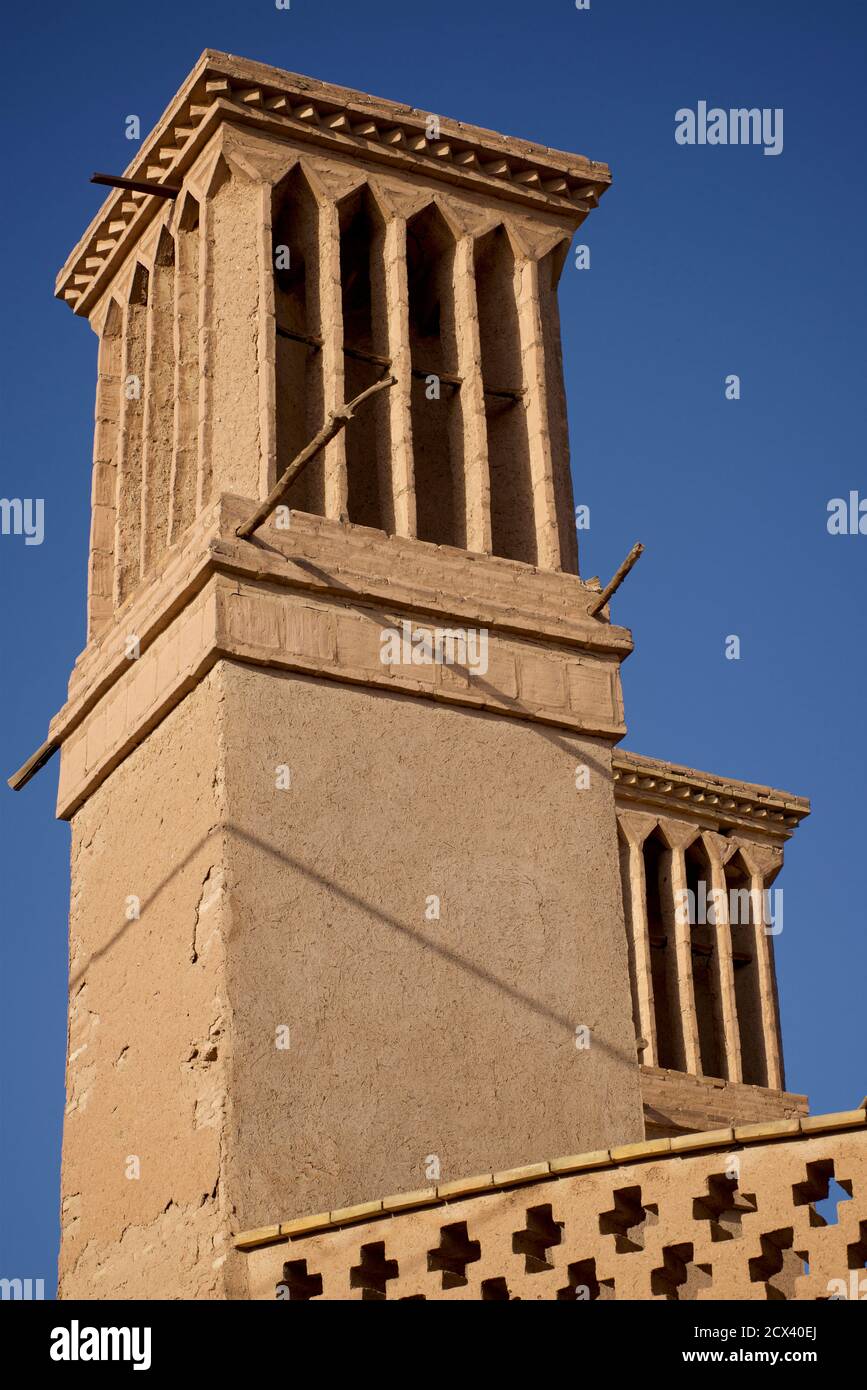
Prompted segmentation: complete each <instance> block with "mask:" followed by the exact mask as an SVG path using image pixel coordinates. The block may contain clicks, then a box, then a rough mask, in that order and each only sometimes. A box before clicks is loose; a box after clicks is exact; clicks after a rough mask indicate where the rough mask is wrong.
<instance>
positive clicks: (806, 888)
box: [0, 0, 867, 1288]
mask: <svg viewBox="0 0 867 1390" xmlns="http://www.w3.org/2000/svg"><path fill="white" fill-rule="evenodd" d="M4 39H5V45H6V54H5V62H4V80H3V93H2V102H3V106H4V107H5V110H4V112H3V129H4V134H5V141H4V151H3V154H4V158H3V178H4V185H5V190H6V193H7V200H6V212H5V216H4V218H3V222H2V227H0V235H2V241H3V262H4V264H5V265H6V280H5V283H4V296H3V313H4V315H5V320H6V321H5V325H4V332H3V334H2V337H0V348H2V355H3V363H2V372H0V384H2V390H3V426H4V428H3V439H2V459H3V472H2V484H0V492H2V494H3V495H4V496H9V497H43V498H45V503H46V536H45V541H44V544H43V545H41V546H32V547H25V546H24V544H23V541H22V539H21V538H20V537H18V538H16V537H11V536H4V537H0V567H2V581H3V587H2V592H3V594H4V596H5V603H4V604H3V612H2V623H3V649H4V650H5V652H6V656H7V660H6V663H5V667H6V669H5V673H4V680H3V683H2V692H0V746H2V758H0V765H2V767H3V770H4V777H5V776H6V775H8V773H9V772H11V771H12V770H13V769H14V768H16V767H17V766H18V765H19V764H20V763H21V762H23V760H24V758H25V757H26V756H27V755H28V754H29V753H30V752H31V751H32V750H33V748H35V747H36V745H37V744H38V743H39V742H40V741H41V740H42V738H43V737H44V736H45V731H46V726H47V722H48V719H49V717H50V716H51V715H52V714H53V713H54V712H55V711H56V710H57V709H58V708H59V707H60V705H61V704H62V702H63V699H64V692H65V683H66V679H67V676H68V673H69V670H70V668H71V665H72V662H73V660H74V659H75V657H76V655H77V654H78V652H79V651H80V649H81V647H82V646H83V643H84V613H85V576H86V547H87V527H88V509H89V487H90V452H91V432H92V414H93V389H94V373H95V346H96V339H95V337H94V336H93V334H92V333H91V331H90V329H89V328H88V326H87V324H86V323H84V322H83V321H80V320H77V319H75V318H74V316H73V315H72V314H71V313H70V312H69V310H68V309H67V308H65V307H64V306H62V305H61V304H59V303H58V302H56V301H54V300H53V298H52V290H53V284H54V275H55V272H56V270H57V269H58V267H59V266H60V265H61V264H62V262H63V261H64V259H65V257H66V255H67V253H68V251H69V250H70V248H71V247H72V245H73V244H74V243H75V241H76V240H77V239H78V237H79V235H80V233H81V232H82V231H83V229H84V227H85V225H86V224H87V222H88V221H89V219H90V217H91V216H92V214H93V212H94V211H95V210H96V208H97V207H98V205H99V203H100V200H101V194H100V193H99V191H98V190H96V189H94V188H93V187H91V186H90V185H89V184H88V177H89V175H90V173H91V172H92V171H93V170H94V169H108V170H115V171H117V172H120V170H121V168H122V167H123V166H125V165H126V163H127V162H128V160H129V158H130V156H131V154H132V149H133V147H132V146H131V145H130V144H129V142H128V141H127V140H126V139H125V138H124V121H125V118H126V116H127V115H129V114H133V113H134V114H137V115H139V116H140V117H141V123H142V130H143V131H145V132H147V131H148V130H149V129H150V127H151V126H152V125H153V123H154V122H155V121H156V119H157V118H158V116H159V115H160V113H161V112H162V110H163V108H164V106H165V104H166V103H167V101H168V100H169V98H170V97H171V96H172V94H173V93H174V91H175V90H176V88H177V87H178V86H179V84H180V82H181V81H182V79H183V78H184V76H185V75H186V73H187V72H188V70H189V69H190V68H191V67H192V65H193V63H194V62H195V60H196V59H197V57H198V55H199V53H200V52H201V50H202V49H203V48H206V47H210V48H219V49H225V50H228V51H229V52H234V53H238V54H242V55H244V56H246V57H250V58H255V59H261V60H263V61H265V62H269V63H273V64H276V65H277V66H279V67H285V68H289V69H292V70H294V71H296V72H302V73H307V74H310V75H312V76H315V77H321V78H325V79H327V80H330V81H332V82H337V83H344V84H346V85H349V86H352V87H358V88H361V89H362V90H364V91H367V92H372V93H375V94H377V95H381V96H386V97H391V98H395V99H397V100H400V101H406V102H409V103H411V104H413V105H415V106H417V107H420V108H422V109H424V110H428V111H433V112H437V113H439V114H441V115H448V116H454V117H457V118H459V119H463V120H466V121H470V122H474V123H476V124H478V125H482V126H487V127H490V128H493V129H496V130H502V131H505V132H507V133H510V134H516V135H521V136H525V137H528V138H529V139H532V140H539V141H541V142H543V143H545V144H549V145H553V146H557V147H559V148H561V149H565V150H572V151H579V152H581V153H583V154H586V155H588V156H590V157H592V158H596V159H602V160H607V161H608V162H609V163H610V164H611V166H612V168H613V171H614V187H613V189H612V190H611V191H610V192H609V193H608V194H607V195H606V197H605V198H604V200H603V202H602V204H601V206H600V208H599V210H598V211H597V212H595V213H594V214H593V215H592V216H591V218H590V220H589V222H588V223H587V224H586V226H585V228H584V229H583V232H582V234H581V239H582V240H584V239H586V240H587V241H588V242H589V244H590V246H591V250H592V269H591V270H590V271H589V272H579V271H577V270H575V269H574V268H572V267H571V266H567V268H566V270H565V272H564V276H563V282H562V292H561V303H562V314H563V334H564V345H565V363H566V376H567V385H568V392H569V408H570V423H571V431H572V463H573V472H574V477H575V491H576V501H580V502H585V503H587V504H589V505H590V507H591V530H590V532H589V534H585V536H584V546H583V560H582V570H583V572H584V573H585V574H592V573H599V574H601V575H602V577H603V579H604V578H607V577H608V576H609V575H610V573H611V572H612V571H613V570H614V568H615V567H616V565H617V564H618V563H619V561H620V560H621V558H622V557H623V555H624V554H625V553H626V551H627V550H628V548H629V546H630V545H631V544H632V542H633V541H634V540H636V539H637V538H640V539H641V540H643V541H644V543H645V545H646V546H647V553H646V555H645V556H644V558H643V559H642V561H641V562H640V565H639V567H638V569H637V570H636V571H635V572H634V573H633V575H632V576H631V577H630V579H629V580H628V581H627V584H626V586H625V588H624V589H623V590H622V592H621V594H620V596H619V597H618V598H617V600H616V605H615V616H616V619H617V620H618V621H619V622H622V623H625V624H626V625H628V626H629V627H631V628H632V629H633V631H634V634H635V639H636V652H635V654H634V656H633V657H632V658H631V659H630V660H629V661H628V663H627V664H626V666H625V668H624V683H625V693H626V702H627V705H626V708H627V718H628V721H629V735H628V738H627V740H626V746H627V747H630V748H634V749H637V750H638V751H640V752H643V753H648V754H652V755H655V756H659V757H664V758H670V759H673V760H675V761H678V762H682V763H687V764H689V765H691V766H693V767H699V768H705V769H708V770H711V771H714V772H719V773H726V774H730V775H733V776H735V777H742V778H746V779H749V780H753V781H759V782H767V783H770V784H771V785H774V786H778V787H784V788H787V789H789V790H792V791H795V792H799V793H803V794H806V795H809V796H810V797H812V799H813V816H812V818H811V819H810V820H809V821H808V822H807V823H806V824H805V825H804V827H803V828H802V829H801V831H800V832H799V833H798V834H797V836H796V838H795V840H794V841H793V842H792V843H791V844H790V847H789V851H788V857H787V865H786V868H785V871H784V875H783V878H782V879H781V880H778V886H781V887H783V888H784V889H785V926H784V932H783V935H782V936H781V937H780V938H778V939H777V953H778V967H779V975H780V990H781V996H782V1014H783V1031H784V1040H785V1045H786V1054H787V1067H788V1083H789V1086H790V1088H791V1089H793V1090H796V1091H806V1092H809V1094H810V1098H811V1102H812V1106H813V1109H814V1111H816V1112H821V1111H829V1110H835V1109H841V1108H848V1107H850V1106H852V1105H853V1104H856V1103H857V1102H858V1101H859V1100H860V1098H861V1096H862V1095H863V1094H864V1092H865V1091H867V1068H865V1065H864V1052H865V1027H864V1005H863V1001H864V984H865V946H864V924H865V910H864V901H863V899H862V896H861V892H860V880H859V879H858V878H857V877H854V876H853V875H854V870H855V868H856V866H857V865H858V864H860V863H862V862H863V857H864V854H865V839H867V824H865V809H864V807H865V785H867V767H865V761H867V760H865V737H864V707H865V649H864V598H865V582H864V575H865V566H867V536H854V537H850V536H843V537H831V536H829V535H828V533H827V530H826V507H827V503H828V501H829V499H830V498H832V497H837V496H846V495H848V493H849V491H850V489H860V493H861V496H862V497H863V496H867V466H865V451H864V445H865V429H864V425H865V420H864V382H865V323H867V313H865V310H867V304H865V298H867V295H865V286H867V278H865V264H864V263H865V227H867V206H865V202H867V197H865V189H867V180H865V176H864V175H865V169H864V159H865V154H864V152H865V148H867V139H865V135H867V132H865V118H864V112H865V105H864V93H865V81H864V74H865V40H867V7H865V6H864V5H863V4H862V3H860V0H821V3H819V0H816V2H815V3H812V2H811V0H728V3H726V4H710V3H706V2H705V3H699V2H698V0H592V7H591V9H590V11H589V12H578V11H577V10H576V9H575V6H574V3H573V0H535V3H533V4H527V3H520V2H519V0H499V3H492V0H487V2H486V3H481V0H459V2H458V0H437V3H435V4H421V3H419V4H407V3H406V0H368V3H365V4H357V3H356V4H352V3H349V0H292V3H291V9H289V10H287V11H281V10H277V9H276V7H275V5H274V3H273V0H246V3H244V4H240V3H237V0H236V2H235V3H227V0H184V2H183V3H182V4H178V3H176V0H173V2H172V3H167V0H150V2H149V3H144V4H139V5H135V6H129V5H127V6H124V5H118V4H117V3H116V0H112V2H111V3H108V0H82V3H80V4H77V5H75V6H63V5H58V6H51V7H50V12H49V11H46V9H45V7H44V6H43V7H40V6H34V5H18V6H14V7H12V8H11V9H10V10H8V11H7V14H6V15H5V17H4ZM701 100H705V101H707V102H708V103H709V104H710V105H711V106H713V105H718V106H721V107H724V108H729V107H738V106H757V107H769V108H775V107H782V108H783V109H784V112H785V118H784V149H783V153H782V154H781V155H780V156H779V157H776V158H771V157H766V156H764V155H763V154H762V152H761V150H760V149H756V148H741V147H735V148H711V147H703V148H702V147H695V148H689V147H681V146H678V145H677V144H676V143H675V140H674V124H675V123H674V113H675V111H676V110H677V109H678V108H680V107H685V106H689V107H693V108H694V107H695V106H696V104H697V103H698V102H699V101H701ZM729 373H737V374H738V375H739V376H740V377H741V380H742V398H741V400H740V401H738V402H728V401H726V400H725V399H724V394H723V381H724V378H725V377H726V375H728V374H729ZM730 633H735V634H738V635H739V636H740V638H741V642H742V655H741V660H740V661H737V662H735V661H727V660H725V659H724V655H723V648H724V640H725V637H726V635H727V634H730ZM56 778H57V772H56V765H52V767H51V768H50V769H49V770H46V771H44V772H43V773H41V774H40V775H39V777H38V778H37V779H36V781H35V782H34V783H32V784H31V785H30V786H29V787H28V788H27V789H26V790H25V791H24V792H22V793H20V794H18V795H17V796H13V794H12V793H11V792H9V791H7V789H6V788H5V786H4V787H3V792H2V795H0V813H2V816H3V824H2V839H0V843H2V847H3V854H4V863H3V877H2V894H0V900H2V909H3V930H2V953H3V981H2V999H0V1027H2V1030H3V1031H2V1045H3V1046H2V1072H3V1078H2V1079H3V1088H2V1098H0V1123H2V1129H3V1154H2V1158H3V1170H2V1181H0V1194H2V1204H3V1212H2V1252H0V1274H3V1275H7V1276H10V1277H11V1276H20V1277H27V1276H31V1277H40V1276H41V1277H44V1278H45V1279H46V1281H47V1286H48V1287H49V1288H51V1287H53V1280H54V1272H55V1262H56V1250H57V1241H58V1217H57V1213H58V1205H59V1199H58V1181H59V1155H60V1133H61V1117H62V1107H63V1071H64V1048H65V1039H66V1002H65V998H66V996H65V990H66V961H67V955H66V917H67V909H68V845H69V831H68V828H67V827H66V825H64V824H60V823H57V822H55V821H54V819H53V813H54V798H55V793H56ZM543 816H544V808H540V833H544V824H543Z"/></svg>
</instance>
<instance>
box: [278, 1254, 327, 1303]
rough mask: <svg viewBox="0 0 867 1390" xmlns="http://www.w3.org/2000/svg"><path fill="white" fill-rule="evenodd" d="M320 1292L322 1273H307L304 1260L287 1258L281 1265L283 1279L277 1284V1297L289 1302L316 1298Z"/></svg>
mask: <svg viewBox="0 0 867 1390" xmlns="http://www.w3.org/2000/svg"><path fill="white" fill-rule="evenodd" d="M321 1293H322V1275H321V1274H308V1273H307V1261H306V1260H289V1261H287V1263H286V1264H284V1266H283V1279H282V1281H281V1283H279V1284H278V1285H277V1297H278V1298H280V1299H288V1300H289V1301H290V1302H292V1303H295V1302H300V1301H302V1300H309V1299H311V1298H318V1297H319V1295H320V1294H321Z"/></svg>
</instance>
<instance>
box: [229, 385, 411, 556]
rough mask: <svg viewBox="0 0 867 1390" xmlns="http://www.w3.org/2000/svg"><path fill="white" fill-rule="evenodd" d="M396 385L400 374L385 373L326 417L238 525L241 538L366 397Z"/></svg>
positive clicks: (259, 521) (248, 534)
mask: <svg viewBox="0 0 867 1390" xmlns="http://www.w3.org/2000/svg"><path fill="white" fill-rule="evenodd" d="M396 385H397V377H394V376H386V377H383V378H382V380H381V381H377V382H375V383H374V384H373V386H368V388H367V390H366V391H362V392H361V394H360V395H359V396H356V397H355V399H354V400H351V401H349V402H348V404H347V405H342V406H341V407H340V409H339V410H335V411H334V413H333V415H331V416H330V417H329V418H328V420H326V422H325V424H324V425H323V426H322V429H321V430H320V431H319V433H318V434H317V435H314V437H313V438H312V439H311V441H310V443H309V444H306V445H305V446H304V448H303V449H302V450H301V453H300V454H299V455H298V456H297V458H295V459H293V460H292V462H291V463H290V464H289V467H288V468H287V469H286V470H285V471H284V472H283V473H282V474H281V475H280V477H279V478H278V479H277V482H276V483H275V484H274V486H273V487H272V489H271V491H270V492H269V493H268V496H267V497H266V498H265V501H264V502H260V504H259V506H258V507H257V508H256V510H255V511H254V513H253V515H252V516H251V517H248V519H247V520H246V521H245V522H244V523H243V524H242V525H241V526H238V527H236V528H235V535H236V536H239V537H240V538H241V540H249V539H250V537H251V536H252V535H253V532H254V531H255V530H256V529H257V528H258V527H259V526H261V525H262V522H263V521H265V519H266V518H267V517H268V516H270V514H271V512H273V510H274V508H275V507H276V506H277V505H278V504H279V502H280V501H281V499H282V498H283V497H285V496H286V493H287V492H288V491H289V488H290V487H291V486H292V484H293V483H294V481H295V479H296V478H297V477H298V475H299V473H301V472H302V471H303V469H304V468H306V467H307V464H308V463H309V462H310V460H311V459H313V458H315V457H316V455H317V454H318V453H319V452H320V450H322V449H324V448H325V445H326V444H330V443H331V440H332V439H334V438H335V437H336V435H338V434H339V433H340V431H341V430H342V429H345V427H346V426H347V425H348V424H349V421H350V420H351V419H352V417H353V415H354V414H355V412H356V410H357V409H358V407H359V406H360V405H361V404H363V402H364V401H366V400H369V399H370V397H371V396H374V395H376V393H377V391H385V390H386V389H387V388H388V387H389V386H396Z"/></svg>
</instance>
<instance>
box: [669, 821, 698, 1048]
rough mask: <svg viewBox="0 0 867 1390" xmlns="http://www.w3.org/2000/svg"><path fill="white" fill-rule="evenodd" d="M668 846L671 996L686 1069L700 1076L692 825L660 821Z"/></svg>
mask: <svg viewBox="0 0 867 1390" xmlns="http://www.w3.org/2000/svg"><path fill="white" fill-rule="evenodd" d="M659 828H660V830H661V831H662V834H663V837H664V839H665V842H666V844H667V845H668V847H669V852H670V853H669V873H668V883H667V885H665V886H666V887H667V892H665V893H662V892H661V897H662V913H663V919H664V921H665V926H666V931H667V933H668V935H669V938H670V939H673V941H674V952H673V953H672V952H670V951H669V952H668V956H669V958H670V959H672V960H673V965H674V969H673V979H672V983H673V985H674V991H673V992H672V993H671V997H672V998H675V999H677V1005H678V1019H677V1020H676V1024H677V1026H676V1030H675V1031H676V1035H677V1036H678V1050H679V1052H680V1054H681V1058H680V1059H681V1062H682V1064H683V1070H684V1071H687V1072H691V1073H692V1074H693V1075H698V1074H699V1073H700V1071H701V1052H700V1049H699V1037H698V1015H697V1013H696V1007H695V990H694V988H693V982H692V938H691V926H690V921H689V913H688V912H687V911H686V909H685V907H684V904H685V903H686V901H687V898H686V890H687V878H686V858H685V856H684V851H685V849H686V847H687V845H689V844H691V843H692V841H693V840H694V839H695V837H696V833H697V832H696V829H695V827H694V826H692V825H686V824H678V823H677V822H676V821H671V820H660V822H659Z"/></svg>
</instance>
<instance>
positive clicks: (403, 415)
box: [384, 217, 416, 537]
mask: <svg viewBox="0 0 867 1390" xmlns="http://www.w3.org/2000/svg"><path fill="white" fill-rule="evenodd" d="M384 257H385V300H386V314H387V318H388V355H389V357H390V358H391V373H392V376H394V377H396V378H397V384H396V385H395V386H392V387H391V388H390V390H389V391H388V393H387V394H388V412H389V416H388V420H389V437H390V441H391V461H392V462H391V467H392V487H393V494H392V495H393V501H394V529H395V533H396V534H397V535H398V536H410V537H414V536H415V535H416V501H415V473H414V470H413V462H412V355H411V351H410V338H409V290H408V288H407V275H406V222H405V220H404V218H402V217H391V218H389V220H388V221H387V222H386V225H385V239H384Z"/></svg>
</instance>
